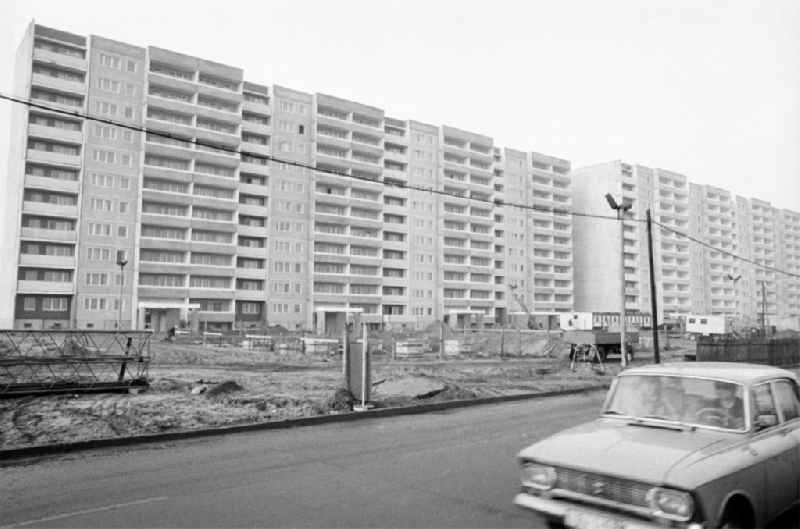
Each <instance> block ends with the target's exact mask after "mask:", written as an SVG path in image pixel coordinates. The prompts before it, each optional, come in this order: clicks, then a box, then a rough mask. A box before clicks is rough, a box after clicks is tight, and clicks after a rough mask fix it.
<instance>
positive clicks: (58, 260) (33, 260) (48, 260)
mask: <svg viewBox="0 0 800 529" xmlns="http://www.w3.org/2000/svg"><path fill="white" fill-rule="evenodd" d="M19 264H20V266H35V267H43V268H75V266H76V259H75V257H74V256H73V257H64V256H62V255H39V254H28V253H24V254H21V255H20V256H19Z"/></svg>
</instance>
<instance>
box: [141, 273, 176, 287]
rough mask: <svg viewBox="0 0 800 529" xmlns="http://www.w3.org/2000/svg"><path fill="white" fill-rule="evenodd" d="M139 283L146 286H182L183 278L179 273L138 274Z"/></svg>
mask: <svg viewBox="0 0 800 529" xmlns="http://www.w3.org/2000/svg"><path fill="white" fill-rule="evenodd" d="M139 284H140V285H143V286H148V287H183V286H185V280H184V276H183V275H181V274H139Z"/></svg>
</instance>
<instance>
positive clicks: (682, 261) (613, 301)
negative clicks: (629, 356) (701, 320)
mask: <svg viewBox="0 0 800 529" xmlns="http://www.w3.org/2000/svg"><path fill="white" fill-rule="evenodd" d="M573 189H574V201H573V204H574V209H575V210H576V211H579V212H586V213H590V214H594V215H604V216H614V215H615V212H614V211H612V210H611V209H610V208H609V206H608V204H607V202H606V200H605V198H604V197H605V195H606V193H610V194H611V195H613V196H614V197H615V198H616V200H617V201H618V202H622V203H625V204H630V206H631V209H630V211H629V212H628V213H627V215H626V220H625V221H624V222H623V229H624V232H623V241H624V242H623V244H624V267H625V271H624V273H625V307H626V310H631V311H640V312H648V313H649V312H651V301H650V278H649V264H648V258H649V257H648V249H647V232H646V228H645V226H644V224H643V223H642V222H641V221H642V220H643V219H644V218H645V215H646V210H647V209H648V208H649V209H650V211H651V216H652V218H653V220H654V221H655V222H658V223H660V224H661V225H663V226H664V228H660V227H659V226H658V225H655V224H654V228H653V246H654V261H655V265H656V270H655V280H656V290H657V300H656V301H657V308H658V311H659V314H667V315H669V314H679V313H688V312H690V311H691V295H690V291H689V286H690V270H691V267H690V262H689V261H690V249H689V241H688V240H687V239H686V238H684V237H682V236H681V235H678V234H676V233H675V232H676V231H677V232H680V233H688V230H689V186H688V182H687V179H686V177H685V176H683V175H681V174H678V173H674V172H671V171H667V170H664V169H651V168H649V167H645V166H643V165H633V164H628V163H624V162H621V161H615V162H609V163H603V164H598V165H593V166H588V167H582V168H578V169H575V170H574V171H573ZM574 225H575V226H574V233H575V236H574V246H575V270H576V273H575V305H576V307H577V308H578V309H579V310H588V311H597V312H607V311H619V304H620V292H619V291H620V275H621V274H620V266H621V264H620V256H619V252H620V251H621V250H620V226H619V224H618V222H617V221H616V220H606V219H598V218H594V217H576V218H575V220H574Z"/></svg>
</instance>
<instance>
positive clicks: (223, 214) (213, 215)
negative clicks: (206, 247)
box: [192, 206, 233, 222]
mask: <svg viewBox="0 0 800 529" xmlns="http://www.w3.org/2000/svg"><path fill="white" fill-rule="evenodd" d="M192 217H193V218H196V219H205V220H214V221H220V222H226V221H231V220H233V213H232V212H231V211H225V210H221V209H211V208H199V207H196V206H195V207H193V208H192Z"/></svg>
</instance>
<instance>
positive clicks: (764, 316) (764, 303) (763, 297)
mask: <svg viewBox="0 0 800 529" xmlns="http://www.w3.org/2000/svg"><path fill="white" fill-rule="evenodd" d="M761 336H763V337H764V338H766V337H767V287H766V281H761Z"/></svg>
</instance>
